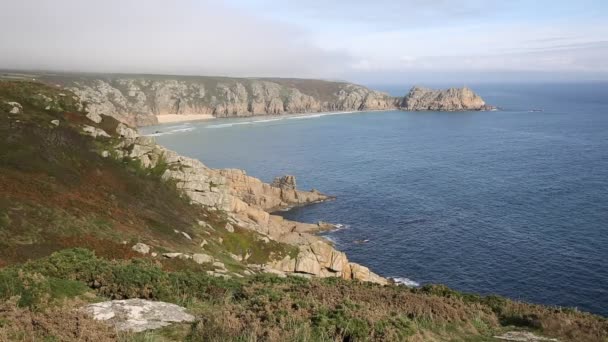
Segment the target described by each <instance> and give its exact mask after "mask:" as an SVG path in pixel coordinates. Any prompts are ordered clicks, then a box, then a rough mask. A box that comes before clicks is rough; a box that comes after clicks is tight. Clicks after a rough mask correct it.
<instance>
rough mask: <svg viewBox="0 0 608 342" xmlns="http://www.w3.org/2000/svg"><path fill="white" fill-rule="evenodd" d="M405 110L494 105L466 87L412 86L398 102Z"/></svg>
mask: <svg viewBox="0 0 608 342" xmlns="http://www.w3.org/2000/svg"><path fill="white" fill-rule="evenodd" d="M400 107H401V109H403V110H407V111H447V112H456V111H482V110H493V109H495V107H493V106H490V105H487V104H486V102H485V101H484V100H483V99H482V98H481V96H479V95H477V94H476V93H475V92H473V90H471V89H470V88H468V87H462V88H449V89H444V90H437V89H430V88H424V87H418V86H415V87H413V88H412V89H411V90H410V91H409V93H407V95H405V97H404V98H403V100H402V101H401V103H400Z"/></svg>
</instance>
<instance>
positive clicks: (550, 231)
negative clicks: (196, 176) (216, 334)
mask: <svg viewBox="0 0 608 342" xmlns="http://www.w3.org/2000/svg"><path fill="white" fill-rule="evenodd" d="M473 88H474V90H476V91H477V92H478V93H479V94H481V95H482V96H483V97H484V98H485V99H486V101H487V102H488V103H491V104H494V105H498V106H500V107H502V108H503V110H502V111H497V112H466V113H435V112H428V113H408V112H399V111H388V112H367V113H347V114H340V115H312V116H298V117H289V118H276V117H275V118H248V119H233V120H213V121H210V122H198V123H186V124H172V125H166V126H157V127H148V128H146V129H144V130H143V131H144V133H154V132H156V131H160V132H161V133H160V134H154V135H156V136H157V141H158V142H159V143H161V144H163V145H165V146H167V147H169V148H171V149H173V150H176V151H178V152H180V153H182V154H185V155H189V156H192V157H196V158H199V159H200V160H202V161H203V162H204V163H205V164H207V165H208V166H210V167H216V168H241V169H245V170H247V172H248V174H250V175H253V176H256V177H259V178H261V179H263V180H265V181H271V180H272V179H273V178H274V177H275V176H278V175H283V174H293V175H295V176H296V177H297V181H298V186H299V187H300V188H304V189H310V188H313V187H314V188H317V189H320V190H321V191H323V192H325V193H328V194H332V195H335V196H337V199H336V200H335V201H333V202H328V203H322V204H316V205H312V206H308V207H303V208H295V209H292V210H290V211H287V212H283V213H281V214H282V215H283V216H285V217H286V218H289V219H293V220H300V221H306V222H316V221H318V220H324V221H328V222H332V223H339V224H341V225H343V226H342V229H339V230H336V231H333V232H330V233H328V234H327V236H328V238H330V239H331V240H333V241H335V243H336V244H337V247H338V248H339V249H341V250H343V251H345V252H346V253H347V254H348V256H349V258H350V259H351V260H353V261H355V262H359V263H362V264H365V265H368V266H370V267H371V268H372V269H373V270H374V271H376V272H377V273H379V274H381V275H383V276H387V277H395V278H399V279H400V280H401V281H403V282H408V283H409V284H410V285H417V284H427V283H441V284H446V285H448V286H450V287H452V288H454V289H457V290H462V291H469V292H476V293H481V294H499V295H504V296H507V297H510V298H513V299H517V300H525V301H530V302H535V303H542V304H550V305H560V306H573V307H578V308H579V309H582V310H586V311H591V312H594V313H598V314H602V315H606V316H608V84H606V83H581V84H528V85H515V84H507V85H491V84H485V85H477V86H473ZM385 89H386V90H389V91H392V92H394V93H395V92H397V93H398V94H399V93H405V91H406V90H407V87H402V88H401V89H398V87H385ZM397 90H398V91H397ZM533 109H536V110H542V111H531V110H533Z"/></svg>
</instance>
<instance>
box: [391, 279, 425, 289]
mask: <svg viewBox="0 0 608 342" xmlns="http://www.w3.org/2000/svg"><path fill="white" fill-rule="evenodd" d="M389 279H392V280H393V281H394V282H395V284H399V285H403V286H407V287H420V283H418V282H416V281H413V280H412V279H410V278H405V277H394V278H389Z"/></svg>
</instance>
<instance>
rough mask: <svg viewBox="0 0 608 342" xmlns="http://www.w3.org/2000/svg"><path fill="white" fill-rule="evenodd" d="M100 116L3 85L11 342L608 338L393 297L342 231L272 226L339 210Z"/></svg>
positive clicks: (550, 318) (0, 282) (488, 304)
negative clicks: (336, 239)
mask: <svg viewBox="0 0 608 342" xmlns="http://www.w3.org/2000/svg"><path fill="white" fill-rule="evenodd" d="M84 108H86V104H83V103H82V102H81V100H80V98H79V97H78V96H76V95H75V94H74V93H72V92H71V91H69V90H66V89H65V88H59V87H56V86H49V85H48V84H42V83H34V82H23V81H9V82H7V81H0V341H38V340H53V341H55V340H57V341H100V342H105V341H108V342H109V341H116V340H121V341H139V340H141V339H142V338H143V339H148V340H159V341H165V340H189V341H190V340H191V341H244V340H247V341H249V340H252V341H253V340H256V341H301V340H307V341H328V340H342V341H344V340H348V341H366V340H370V341H406V340H412V341H448V340H450V341H451V340H458V341H461V340H462V341H464V340H472V339H475V340H484V341H485V340H488V341H490V340H494V339H502V340H512V341H539V340H555V339H558V340H559V341H605V340H606V336H608V323H607V322H606V320H605V318H602V317H598V316H594V315H591V314H588V313H584V312H580V311H578V310H576V309H570V308H559V307H545V306H540V305H533V304H526V303H521V302H516V301H512V300H509V299H506V298H502V297H499V296H480V295H475V294H466V293H461V292H458V291H455V290H452V289H449V288H447V287H445V286H442V285H425V286H422V287H420V288H407V287H405V286H397V285H396V284H392V283H391V282H390V281H388V280H387V279H385V278H383V277H381V276H379V275H377V274H375V273H373V272H372V271H370V270H369V269H368V268H367V267H365V266H362V265H359V264H357V263H353V262H351V261H350V260H349V259H348V257H347V256H346V255H345V254H344V253H343V252H340V251H338V250H336V249H335V248H334V247H333V246H332V245H331V244H330V243H329V242H328V241H325V240H324V239H322V238H321V237H319V236H316V235H315V232H318V231H319V230H324V229H328V228H331V227H332V225H331V224H327V223H323V222H319V223H317V224H309V223H300V222H293V221H289V220H285V219H283V218H282V217H280V216H276V215H273V214H272V213H273V211H274V210H277V209H281V208H286V207H292V206H297V205H306V204H310V203H316V202H322V201H327V200H331V199H332V197H331V196H328V195H325V194H323V193H321V192H319V191H316V190H311V191H303V190H300V189H298V187H297V181H296V179H295V177H293V176H290V175H287V176H281V177H277V178H276V179H275V180H274V181H273V182H272V183H270V184H268V183H264V182H262V181H260V180H259V179H256V178H254V177H251V176H249V175H247V174H246V173H245V172H244V171H241V170H234V169H212V168H209V167H207V166H206V165H204V164H203V163H201V162H200V161H198V160H195V159H192V158H188V157H185V156H181V155H179V154H177V153H176V152H173V151H171V150H168V149H166V148H164V147H163V146H159V145H158V144H156V142H155V141H154V139H153V138H151V137H146V136H140V135H139V134H138V132H137V131H136V130H135V129H134V128H132V127H129V126H128V125H126V124H125V123H122V122H120V121H118V120H117V119H116V118H114V117H113V116H110V115H105V114H103V113H102V114H100V113H96V112H86V111H85V110H84ZM404 262H406V261H404ZM150 329H155V330H150ZM144 330H145V332H143V333H142V331H144ZM144 334H145V335H144ZM545 336H546V337H545Z"/></svg>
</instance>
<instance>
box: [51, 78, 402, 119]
mask: <svg viewBox="0 0 608 342" xmlns="http://www.w3.org/2000/svg"><path fill="white" fill-rule="evenodd" d="M46 79H47V80H48V81H51V82H53V83H57V84H61V85H63V86H65V87H67V88H69V89H70V90H72V91H73V92H74V93H75V94H77V95H78V96H79V97H80V98H81V99H82V100H83V101H84V102H86V103H87V109H88V111H89V112H92V113H95V114H106V115H111V116H113V117H115V118H117V119H119V120H120V121H122V122H125V123H128V124H131V125H137V126H145V125H151V124H155V123H157V118H156V115H162V114H178V115H179V114H212V115H213V116H215V117H240V116H254V115H277V114H289V113H314V112H324V111H351V110H353V111H354V110H380V109H395V108H396V107H397V104H398V102H399V101H398V100H397V99H395V98H393V97H391V96H389V95H388V94H386V93H382V92H378V91H374V90H370V89H368V88H365V87H363V86H359V85H355V84H350V83H343V82H328V81H321V80H306V79H245V78H217V77H178V76H175V77H171V76H166V77H165V76H81V75H79V76H70V77H68V76H56V75H55V76H49V77H46Z"/></svg>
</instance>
